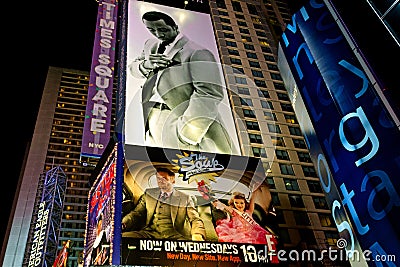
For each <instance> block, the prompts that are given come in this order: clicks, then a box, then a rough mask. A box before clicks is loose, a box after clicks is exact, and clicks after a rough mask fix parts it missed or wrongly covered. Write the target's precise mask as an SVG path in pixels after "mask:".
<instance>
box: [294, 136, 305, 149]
mask: <svg viewBox="0 0 400 267" xmlns="http://www.w3.org/2000/svg"><path fill="white" fill-rule="evenodd" d="M292 140H293V144H294V147H295V148H304V149H307V145H306V142H304V140H302V139H294V138H293V139H292Z"/></svg>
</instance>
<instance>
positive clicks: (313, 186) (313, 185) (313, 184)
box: [307, 180, 322, 193]
mask: <svg viewBox="0 0 400 267" xmlns="http://www.w3.org/2000/svg"><path fill="white" fill-rule="evenodd" d="M307 186H308V190H310V192H312V193H322V187H321V183H320V182H319V181H311V180H307Z"/></svg>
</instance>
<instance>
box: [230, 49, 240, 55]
mask: <svg viewBox="0 0 400 267" xmlns="http://www.w3.org/2000/svg"><path fill="white" fill-rule="evenodd" d="M228 53H229V54H230V55H234V56H239V51H238V50H233V49H228Z"/></svg>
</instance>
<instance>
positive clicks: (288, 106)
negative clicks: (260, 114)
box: [280, 103, 294, 112]
mask: <svg viewBox="0 0 400 267" xmlns="http://www.w3.org/2000/svg"><path fill="white" fill-rule="evenodd" d="M280 104H281V109H282V111H290V112H294V111H293V107H292V105H291V104H285V103H280Z"/></svg>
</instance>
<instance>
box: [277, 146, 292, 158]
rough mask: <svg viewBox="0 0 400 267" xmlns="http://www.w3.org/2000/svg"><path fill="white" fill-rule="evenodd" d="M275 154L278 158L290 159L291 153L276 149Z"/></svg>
mask: <svg viewBox="0 0 400 267" xmlns="http://www.w3.org/2000/svg"><path fill="white" fill-rule="evenodd" d="M275 155H276V158H277V159H280V160H290V158H289V154H288V152H287V151H286V150H281V149H277V150H275Z"/></svg>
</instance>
